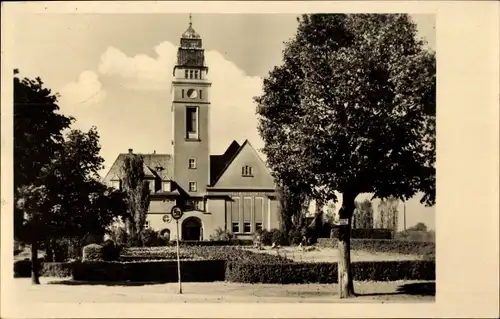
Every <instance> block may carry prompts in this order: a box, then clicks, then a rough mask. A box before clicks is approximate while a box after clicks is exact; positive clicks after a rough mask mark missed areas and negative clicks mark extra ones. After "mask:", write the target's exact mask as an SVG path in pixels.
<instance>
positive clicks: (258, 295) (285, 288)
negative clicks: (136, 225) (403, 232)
mask: <svg viewBox="0 0 500 319" xmlns="http://www.w3.org/2000/svg"><path fill="white" fill-rule="evenodd" d="M14 283H15V284H14V287H13V288H14V289H13V290H14V291H15V295H14V296H13V297H17V298H16V299H18V300H19V301H17V302H21V303H30V302H70V303H72V302H74V303H89V302H90V303H106V302H113V303H114V302H131V303H141V302H147V303H156V302H160V303H165V302H167V303H168V302H173V303H179V302H181V303H182V302H236V303H239V302H257V303H276V302H278V303H282V302H286V303H289V302H299V303H300V302H307V303H332V302H433V301H434V295H432V294H433V292H434V291H435V285H434V283H433V282H417V281H411V282H410V281H405V282H402V281H399V282H376V283H373V282H372V283H370V282H355V291H356V292H357V293H359V294H361V296H359V297H357V298H353V299H349V300H340V299H338V296H337V289H338V287H337V285H336V284H329V285H326V284H302V285H277V284H255V285H253V284H238V283H226V282H216V283H184V284H183V294H182V295H179V294H178V284H177V283H161V284H141V283H133V284H126V283H125V284H123V283H122V284H117V283H110V284H106V283H104V284H87V283H78V282H73V281H71V280H70V279H66V280H63V279H60V278H44V277H42V278H41V283H42V284H41V285H38V286H33V285H31V283H30V280H29V279H25V278H20V279H15V280H14Z"/></svg>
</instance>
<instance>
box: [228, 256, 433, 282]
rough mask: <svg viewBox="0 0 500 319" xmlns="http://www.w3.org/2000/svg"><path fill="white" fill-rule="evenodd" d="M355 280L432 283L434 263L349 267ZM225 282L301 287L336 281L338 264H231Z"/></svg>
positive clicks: (372, 264)
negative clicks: (420, 281) (294, 285)
mask: <svg viewBox="0 0 500 319" xmlns="http://www.w3.org/2000/svg"><path fill="white" fill-rule="evenodd" d="M352 274H353V279H354V280H356V281H396V280H435V263H434V261H382V262H355V263H353V264H352ZM226 280H227V281H230V282H241V283H272V284H303V283H324V284H328V283H336V282H338V273H337V263H289V264H283V263H255V262H248V261H246V262H241V261H231V262H228V263H227V266H226Z"/></svg>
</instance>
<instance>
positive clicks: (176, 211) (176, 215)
mask: <svg viewBox="0 0 500 319" xmlns="http://www.w3.org/2000/svg"><path fill="white" fill-rule="evenodd" d="M183 214H184V212H183V211H182V209H180V208H179V207H177V206H174V207H172V210H171V211H170V215H172V218H173V219H175V225H176V227H177V236H176V239H177V240H176V241H177V277H178V278H179V294H182V282H181V259H180V252H179V236H180V233H179V219H181V217H182V215H183Z"/></svg>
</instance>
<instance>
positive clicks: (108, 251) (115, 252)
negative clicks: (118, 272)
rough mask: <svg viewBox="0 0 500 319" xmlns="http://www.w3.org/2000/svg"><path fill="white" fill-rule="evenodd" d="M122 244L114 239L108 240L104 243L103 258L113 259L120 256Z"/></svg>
mask: <svg viewBox="0 0 500 319" xmlns="http://www.w3.org/2000/svg"><path fill="white" fill-rule="evenodd" d="M121 249H122V248H121V246H118V245H116V244H115V243H114V242H113V241H112V240H110V239H108V240H106V241H105V242H104V243H103V245H102V250H101V255H102V260H106V261H112V260H118V259H119V258H120V251H121Z"/></svg>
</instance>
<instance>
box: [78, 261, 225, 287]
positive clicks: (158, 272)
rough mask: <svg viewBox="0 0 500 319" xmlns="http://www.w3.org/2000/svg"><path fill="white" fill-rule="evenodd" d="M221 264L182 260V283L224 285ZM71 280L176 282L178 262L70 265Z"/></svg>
mask: <svg viewBox="0 0 500 319" xmlns="http://www.w3.org/2000/svg"><path fill="white" fill-rule="evenodd" d="M224 270H225V261H224V260H183V261H181V279H182V281H184V282H213V281H224ZM73 279H74V280H85V281H131V282H151V281H154V282H175V281H177V280H178V278H177V261H175V260H172V261H140V262H105V261H101V262H82V263H75V264H74V265H73Z"/></svg>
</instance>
